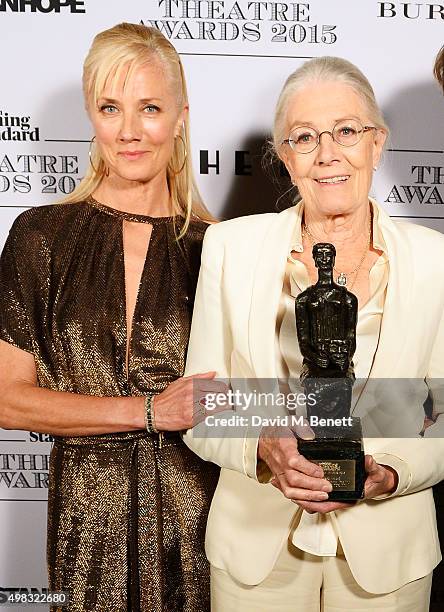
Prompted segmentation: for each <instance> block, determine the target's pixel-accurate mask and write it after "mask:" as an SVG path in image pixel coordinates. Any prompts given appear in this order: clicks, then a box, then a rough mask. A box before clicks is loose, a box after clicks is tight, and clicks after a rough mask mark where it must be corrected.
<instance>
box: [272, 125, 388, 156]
mask: <svg viewBox="0 0 444 612" xmlns="http://www.w3.org/2000/svg"><path fill="white" fill-rule="evenodd" d="M377 129H378V128H377V127H375V126H374V125H362V123H360V122H359V121H357V120H356V119H341V121H338V122H337V123H335V124H334V126H333V129H332V131H331V132H329V131H328V130H324V131H323V132H318V131H317V130H315V129H314V128H312V127H309V126H308V125H300V126H298V127H295V128H294V129H293V130H292V131H291V132H290V136H289V137H288V138H287V139H286V140H283V141H282V143H281V144H288V145H290V147H291V148H292V149H293V151H296V153H311V152H312V151H314V150H315V149H316V147H317V146H318V145H319V143H320V141H321V136H322V134H330V136H331V137H332V138H333V140H334V141H335V142H336V143H337V144H338V145H341V147H352V146H353V145H355V144H358V142H359V141H360V140H361V138H362V136H363V135H364V133H365V132H368V131H369V130H377Z"/></svg>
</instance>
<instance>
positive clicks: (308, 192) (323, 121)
mask: <svg viewBox="0 0 444 612" xmlns="http://www.w3.org/2000/svg"><path fill="white" fill-rule="evenodd" d="M342 119H357V120H358V121H359V122H360V123H361V124H362V125H363V126H367V125H373V123H372V122H371V120H370V118H369V116H368V113H367V111H366V108H365V105H364V103H363V101H362V100H361V98H360V96H358V94H356V93H355V91H354V90H353V89H352V88H351V87H350V86H349V85H345V84H343V83H336V82H327V83H319V82H317V83H311V84H308V85H307V86H306V87H304V88H303V89H301V90H300V91H298V92H297V93H295V94H294V95H293V97H292V98H290V101H289V104H288V111H287V122H286V128H287V132H286V135H285V137H286V138H287V137H288V135H289V134H290V133H291V132H292V130H294V129H295V128H296V127H298V126H310V127H313V128H315V129H316V130H317V132H318V133H321V132H323V131H324V130H328V131H332V129H333V126H334V125H335V124H336V123H337V122H338V121H340V120H342ZM385 137H386V135H385V133H384V132H383V131H382V130H379V129H378V130H369V131H367V132H364V133H363V135H362V138H361V140H360V141H359V142H358V143H357V144H355V145H353V146H351V147H344V146H341V145H339V144H338V143H336V142H335V141H334V140H333V139H332V137H331V136H330V134H323V135H322V136H321V140H320V143H319V145H318V147H317V148H316V149H315V150H314V151H312V152H311V153H297V152H295V151H293V150H292V149H291V148H290V146H289V145H288V144H284V145H282V148H281V156H282V159H283V160H284V162H285V165H286V167H287V170H288V171H289V173H290V176H291V178H292V180H293V182H294V183H295V184H296V186H297V187H298V189H299V192H300V194H301V196H302V198H303V199H304V202H305V205H306V206H307V207H308V208H312V210H313V212H314V211H316V212H317V213H318V214H320V215H322V216H331V215H338V214H347V213H350V212H353V211H354V210H356V209H357V208H359V207H360V206H362V205H366V203H367V202H368V193H369V190H370V185H371V180H372V171H373V167H374V166H377V164H378V162H379V158H380V156H381V152H382V148H383V145H384V141H385Z"/></svg>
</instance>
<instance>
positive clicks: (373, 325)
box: [275, 207, 389, 556]
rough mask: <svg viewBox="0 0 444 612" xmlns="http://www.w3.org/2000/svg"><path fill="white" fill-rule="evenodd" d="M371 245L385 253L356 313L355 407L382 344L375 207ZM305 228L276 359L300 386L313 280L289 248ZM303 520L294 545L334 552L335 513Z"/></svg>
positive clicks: (384, 269)
mask: <svg viewBox="0 0 444 612" xmlns="http://www.w3.org/2000/svg"><path fill="white" fill-rule="evenodd" d="M372 229H373V246H374V248H375V249H377V250H379V251H382V254H381V255H380V257H379V258H378V259H377V260H376V262H375V264H374V265H373V267H372V268H371V270H370V299H369V301H368V302H367V303H366V304H365V306H363V308H361V309H360V310H359V312H358V323H357V327H356V352H355V354H354V357H353V364H354V370H355V375H356V383H355V385H354V387H353V400H352V411H353V407H354V405H355V404H356V402H357V400H358V399H359V396H360V394H361V393H362V390H363V386H364V383H365V380H366V379H367V378H368V376H369V374H370V370H371V367H372V364H373V360H374V357H375V353H376V349H377V347H378V342H379V333H380V329H381V321H382V313H383V309H384V302H385V294H386V288H387V281H388V273H389V265H388V264H389V262H388V258H387V253H386V246H385V242H384V239H383V237H382V235H381V232H380V229H379V226H378V210H377V208H376V207H373V228H372ZM303 250H304V248H303V245H302V235H301V226H300V225H299V226H298V227H296V228H295V234H294V240H293V241H292V244H291V245H290V249H289V253H288V260H287V267H286V271H285V278H284V284H283V289H282V295H281V299H280V304H279V311H278V317H277V322H276V344H275V346H276V360H277V371H278V375H279V378H280V379H283V380H290V388H291V387H293V384H292V383H291V379H293V380H294V381H295V383H296V385H297V383H298V381H299V374H300V372H301V368H302V355H301V352H300V350H299V345H298V341H297V332H296V319H295V297H296V296H297V295H298V294H299V293H301V292H302V291H304V290H305V289H306V288H307V287H308V286H309V284H310V280H309V277H308V272H307V269H306V267H305V266H304V264H303V263H302V262H300V261H298V260H296V259H294V257H293V256H292V254H291V252H292V251H296V252H298V253H301V252H303ZM298 517H300V520H299V524H298V525H297V527H296V529H295V530H294V532H293V535H292V541H293V544H294V545H295V546H297V547H298V548H300V549H301V550H305V551H307V552H309V553H311V554H313V555H321V556H335V555H336V549H337V542H338V537H337V534H336V529H335V516H334V512H330V513H329V514H326V515H322V514H318V513H316V514H308V513H307V512H305V511H303V512H300V513H298V516H297V518H298Z"/></svg>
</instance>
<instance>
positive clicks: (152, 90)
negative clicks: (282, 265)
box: [0, 23, 218, 612]
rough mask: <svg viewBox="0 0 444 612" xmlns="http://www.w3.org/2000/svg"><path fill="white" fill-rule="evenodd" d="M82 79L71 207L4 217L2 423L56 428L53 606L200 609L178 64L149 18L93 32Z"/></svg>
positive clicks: (207, 482)
mask: <svg viewBox="0 0 444 612" xmlns="http://www.w3.org/2000/svg"><path fill="white" fill-rule="evenodd" d="M83 86H84V94H85V102H86V108H87V111H88V114H89V117H90V119H91V122H92V125H93V130H94V138H93V142H92V145H91V148H90V162H91V163H90V168H89V170H88V172H87V174H86V176H85V178H84V179H83V181H82V182H81V183H80V185H79V187H78V188H77V189H76V191H75V192H74V193H73V194H72V195H71V197H70V198H69V202H67V203H63V204H58V205H53V206H42V207H36V208H32V209H30V210H28V211H26V212H24V213H23V214H21V215H20V216H19V217H18V219H17V220H16V222H15V223H14V226H13V228H12V229H11V232H10V235H9V238H8V240H7V243H6V246H5V248H4V252H3V255H2V258H1V265H0V338H1V340H0V371H1V373H2V376H1V382H0V385H1V398H2V399H1V419H0V426H1V427H4V428H11V429H28V430H33V431H39V432H49V433H52V434H54V436H55V443H54V447H53V450H52V453H51V464H50V486H49V518H48V565H49V584H50V588H51V589H52V590H58V591H59V590H63V591H68V592H69V593H70V597H71V603H70V605H69V610H71V611H72V612H74V611H77V612H85V611H87V610H94V611H96V612H99V611H100V612H104V611H109V612H127V611H128V610H131V611H132V612H135V611H137V610H149V611H150V612H154V611H158V612H164V611H165V610H170V611H173V610H174V611H181V610H182V611H187V612H204V611H207V610H209V586H208V585H209V580H208V571H207V561H206V559H205V555H204V551H203V533H204V527H205V522H206V515H207V511H208V505H209V502H210V499H211V497H212V494H213V491H214V488H215V485H216V481H217V475H218V469H217V468H216V466H213V465H210V464H205V463H204V462H202V461H201V460H200V459H199V458H198V457H196V456H195V455H194V454H193V453H192V452H191V451H190V450H189V449H188V448H187V447H186V446H185V445H184V444H183V442H182V440H181V438H180V435H179V431H180V430H182V429H184V428H186V427H189V426H190V425H191V423H192V420H193V418H192V417H193V408H192V401H191V388H192V379H184V378H180V377H181V376H182V374H183V369H184V363H185V352H186V347H187V343H188V334H189V325H190V318H191V309H192V304H193V300H194V290H195V283H196V281H197V273H198V268H199V260H200V250H201V242H202V238H203V234H204V232H205V229H206V227H207V223H208V221H210V220H211V216H210V215H209V213H208V212H207V211H206V209H205V207H204V206H203V204H202V202H201V200H200V198H199V195H198V193H197V190H196V189H195V185H194V180H193V175H192V169H191V162H190V155H189V139H188V100H187V91H186V84H185V78H184V74H183V69H182V65H181V62H180V59H179V57H178V55H177V53H176V51H175V49H174V48H173V46H172V45H171V44H170V43H169V42H168V41H167V40H166V39H165V38H164V37H163V36H162V35H161V34H160V33H159V32H158V31H157V30H156V29H154V28H147V27H144V26H141V25H133V24H125V23H124V24H120V25H118V26H116V27H114V28H111V29H110V30H107V31H105V32H102V33H100V34H98V35H97V36H96V38H95V39H94V42H93V44H92V47H91V49H90V51H89V54H88V56H87V58H86V61H85V65H84V75H83ZM213 375H214V373H211V372H210V373H206V374H205V373H204V374H203V375H202V376H201V378H207V379H208V378H211V377H212V376H213ZM207 384H208V381H207Z"/></svg>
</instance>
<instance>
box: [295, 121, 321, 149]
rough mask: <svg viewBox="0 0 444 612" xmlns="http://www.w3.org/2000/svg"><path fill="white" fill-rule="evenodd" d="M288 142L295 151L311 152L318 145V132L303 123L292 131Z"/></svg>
mask: <svg viewBox="0 0 444 612" xmlns="http://www.w3.org/2000/svg"><path fill="white" fill-rule="evenodd" d="M288 142H289V144H290V147H291V148H292V149H293V151H297V152H298V153H310V152H311V151H314V149H316V147H317V145H318V133H317V131H316V130H315V129H313V128H310V127H307V126H305V125H302V126H300V127H297V128H295V129H294V130H293V131H292V132H291V134H290V136H289V137H288Z"/></svg>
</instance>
